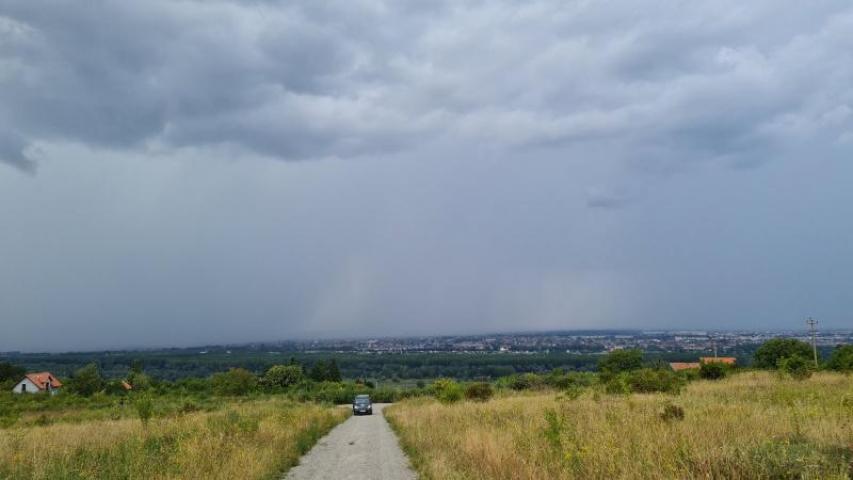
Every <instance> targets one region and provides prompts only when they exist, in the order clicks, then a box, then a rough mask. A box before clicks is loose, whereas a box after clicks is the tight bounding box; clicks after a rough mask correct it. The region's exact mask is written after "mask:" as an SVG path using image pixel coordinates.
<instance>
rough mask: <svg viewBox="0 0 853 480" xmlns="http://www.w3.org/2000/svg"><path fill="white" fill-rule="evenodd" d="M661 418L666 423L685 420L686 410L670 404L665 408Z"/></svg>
mask: <svg viewBox="0 0 853 480" xmlns="http://www.w3.org/2000/svg"><path fill="white" fill-rule="evenodd" d="M660 418H661V420H663V421H664V422H671V421H674V420H684V409H683V408H681V407H679V406H678V405H675V404H672V403H668V404H666V405H664V406H663V411H661V412H660Z"/></svg>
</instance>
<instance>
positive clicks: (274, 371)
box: [263, 365, 304, 388]
mask: <svg viewBox="0 0 853 480" xmlns="http://www.w3.org/2000/svg"><path fill="white" fill-rule="evenodd" d="M303 378H304V375H303V373H302V367H301V366H299V365H273V366H272V367H270V369H269V370H267V373H266V374H264V378H263V383H264V385H266V386H269V387H278V388H287V387H290V386H293V385H296V384H297V383H299V382H301V381H302V379H303Z"/></svg>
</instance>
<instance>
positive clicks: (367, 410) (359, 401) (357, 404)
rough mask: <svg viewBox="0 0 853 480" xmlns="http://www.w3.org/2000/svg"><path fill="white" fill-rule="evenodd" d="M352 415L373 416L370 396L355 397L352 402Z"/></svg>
mask: <svg viewBox="0 0 853 480" xmlns="http://www.w3.org/2000/svg"><path fill="white" fill-rule="evenodd" d="M352 414H353V415H373V403H371V402H370V395H356V396H355V400H353V401H352Z"/></svg>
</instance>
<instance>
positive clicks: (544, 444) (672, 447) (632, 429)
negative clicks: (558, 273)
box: [386, 372, 853, 480]
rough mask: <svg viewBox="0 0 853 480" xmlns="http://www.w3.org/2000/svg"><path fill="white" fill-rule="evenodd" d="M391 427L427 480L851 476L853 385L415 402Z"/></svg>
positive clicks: (824, 376)
mask: <svg viewBox="0 0 853 480" xmlns="http://www.w3.org/2000/svg"><path fill="white" fill-rule="evenodd" d="M575 397H576V398H575ZM386 417H387V418H388V419H389V420H390V421H391V423H392V425H393V426H394V428H395V430H396V431H397V432H398V434H399V436H400V438H401V441H402V443H403V447H404V449H405V450H406V451H407V452H408V453H409V454H410V455H411V457H412V462H413V465H414V466H415V468H416V469H417V470H418V471H419V473H420V474H421V476H422V478H424V479H435V480H438V479H442V480H443V479H530V480H533V479H542V478H566V479H589V478H626V479H660V478H683V479H690V478H727V479H762V478H765V479H771V478H772V479H777V478H778V479H781V478H813V479H847V478H853V477H852V476H853V463H851V462H853V377H851V376H845V375H842V374H832V373H819V374H816V375H815V376H813V377H812V378H811V379H809V380H805V381H794V380H786V379H782V378H780V377H779V376H777V375H774V374H771V373H766V372H748V373H742V374H737V375H733V376H732V377H730V378H727V379H725V380H722V381H717V382H708V381H699V382H695V383H691V384H690V385H689V386H687V387H686V388H685V389H684V390H683V391H682V393H681V394H680V395H668V394H632V395H608V394H606V393H603V392H602V391H601V390H600V389H597V388H589V389H586V390H585V391H584V392H583V393H581V394H580V396H576V394H568V395H567V394H560V393H559V392H554V391H541V392H538V393H527V394H511V393H508V394H502V395H499V396H498V397H496V398H494V399H492V400H490V401H488V402H482V403H478V402H459V403H455V404H442V403H439V402H437V401H435V400H432V399H414V400H407V401H403V402H400V403H398V404H395V405H393V406H391V407H389V408H388V409H387V410H386Z"/></svg>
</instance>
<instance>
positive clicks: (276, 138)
mask: <svg viewBox="0 0 853 480" xmlns="http://www.w3.org/2000/svg"><path fill="white" fill-rule="evenodd" d="M851 153H853V6H851V5H850V3H849V2H848V1H847V0H816V1H813V2H809V3H808V5H806V4H804V3H802V2H795V1H793V0H790V1H789V0H783V1H781V2H780V1H779V0H755V1H751V2H747V3H744V2H742V1H736V0H719V1H690V2H687V1H681V0H671V1H670V0H667V1H665V2H659V1H654V2H652V1H645V0H642V1H639V2H636V1H628V0H605V1H596V2H587V1H577V2H565V1H556V0H533V1H526V2H518V1H512V0H494V1H488V2H484V1H479V0H471V1H454V2H444V1H441V2H422V1H414V0H412V1H400V2H386V1H382V0H340V1H337V0H335V1H329V2H279V1H273V0H269V1H261V0H257V1H250V0H246V1H226V0H214V1H195V0H187V1H181V2H175V1H170V0H169V1H167V0H148V1H144V2H126V1H117V0H102V1H99V2H94V3H91V2H90V3H86V4H81V3H80V2H71V1H62V0H50V1H46V2H22V1H13V0H0V162H3V163H4V166H5V165H11V166H13V167H16V168H17V170H22V171H25V172H31V173H32V172H34V171H35V166H36V161H37V162H38V164H37V165H38V175H20V174H19V173H18V171H16V169H14V168H0V225H2V229H0V266H2V268H0V331H2V332H3V334H2V335H0V350H15V349H24V350H26V349H69V348H99V347H105V346H127V345H154V344H156V345H169V344H197V343H205V342H231V341H235V342H236V341H251V340H264V339H280V338H289V337H295V336H310V335H324V336H341V335H353V334H356V335H358V334H362V335H379V334H389V335H395V334H422V333H425V334H428V333H436V332H441V333H456V332H470V331H483V330H492V331H494V330H518V329H520V328H530V329H537V328H594V327H655V328H658V327H675V328H690V327H694V328H709V327H710V326H714V327H720V328H726V327H780V326H785V327H797V326H800V318H801V317H802V316H806V315H813V316H815V317H818V318H819V319H820V320H821V321H822V322H823V323H822V324H823V325H827V326H830V325H831V326H847V325H848V324H849V316H848V312H849V305H848V303H849V302H848V301H847V299H848V297H849V292H848V290H849V287H848V286H849V285H851V284H853V277H851V275H853V273H851V272H853V264H851V262H852V261H853V251H851V246H853V229H851V227H850V222H849V218H850V217H851V216H853V212H851V209H850V205H853V189H850V183H851V182H850V180H851V178H853V170H851V169H853V164H851V163H850V161H849V159H850V158H851ZM279 160H322V161H301V162H281V161H279ZM45 331H49V332H53V333H54V335H53V336H51V337H50V338H49V339H45V338H44V335H43V332H45Z"/></svg>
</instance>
